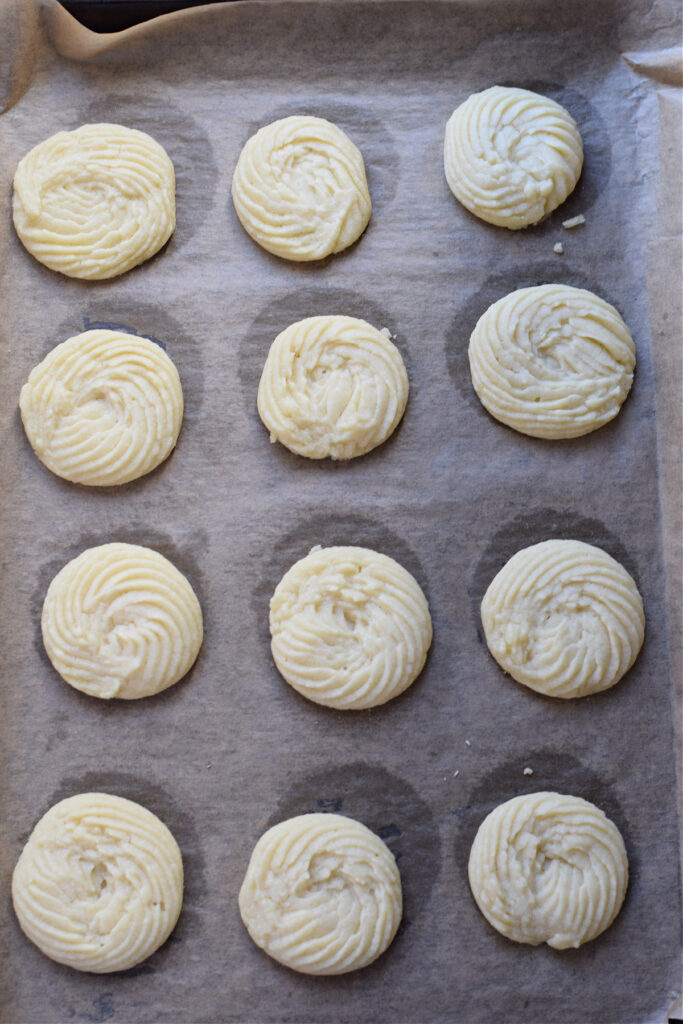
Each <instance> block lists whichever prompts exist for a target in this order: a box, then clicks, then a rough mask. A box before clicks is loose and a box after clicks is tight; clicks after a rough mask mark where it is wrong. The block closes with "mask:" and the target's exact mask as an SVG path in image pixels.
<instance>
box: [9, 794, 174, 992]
mask: <svg viewBox="0 0 683 1024" xmlns="http://www.w3.org/2000/svg"><path fill="white" fill-rule="evenodd" d="M12 901H13V903H14V910H15V912H16V915H17V917H18V919H19V924H20V925H21V929H22V931H23V932H24V934H25V935H26V936H28V938H29V939H30V940H31V942H33V943H35V945H36V946H37V947H38V949H40V951H41V952H42V953H44V954H45V955H46V956H49V957H50V958H51V959H52V960H56V961H57V962H58V963H60V964H66V965H67V966H68V967H74V968H75V969H76V970H77V971H90V972H92V973H93V974H106V973H108V972H110V971H125V970H126V969H127V968H128V967H134V966H135V964H139V963H140V962H141V961H142V960H145V959H146V958H147V957H148V956H151V955H152V953H154V952H155V950H157V949H158V948H159V946H161V945H162V943H164V942H165V941H166V939H167V938H168V937H169V935H170V934H171V932H172V931H173V929H174V927H175V924H176V921H177V920H178V915H179V914H180V908H181V905H182V902H183V862H182V858H181V855H180V850H179V849H178V844H177V843H176V841H175V839H174V838H173V836H172V835H171V833H170V832H169V830H168V829H167V828H166V826H165V825H164V824H163V822H161V821H160V820H159V819H158V818H157V817H156V815H154V814H152V812H151V811H148V810H147V809H146V808H144V807H141V806H140V804H136V803H134V802H133V801H132V800H124V799H123V798H122V797H119V796H110V795H109V794H107V793H80V794H79V795H78V796H72V797H69V798H68V799H67V800H61V801H60V802H59V803H58V804H55V805H54V806H53V807H51V808H50V810H49V811H48V812H47V814H45V815H43V817H42V818H41V819H40V821H39V822H38V824H37V825H36V827H35V828H34V830H33V832H32V833H31V835H30V836H29V839H28V842H27V843H26V846H25V847H24V849H23V852H22V854H21V856H20V858H19V860H18V862H17V865H16V867H15V869H14V874H13V876H12Z"/></svg>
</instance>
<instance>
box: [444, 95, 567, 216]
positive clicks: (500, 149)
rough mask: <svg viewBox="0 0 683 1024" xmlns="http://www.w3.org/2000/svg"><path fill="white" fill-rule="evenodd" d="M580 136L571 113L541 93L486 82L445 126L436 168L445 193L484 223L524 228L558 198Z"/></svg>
mask: <svg viewBox="0 0 683 1024" xmlns="http://www.w3.org/2000/svg"><path fill="white" fill-rule="evenodd" d="M582 165H583V143H582V141H581V135H580V134H579V130H578V128H577V127H576V123H575V122H574V119H573V118H572V117H571V115H570V114H569V113H568V112H567V111H566V110H565V109H564V107H562V106H560V104H559V103H555V101H554V100H551V99H548V97H547V96H540V95H539V94H538V93H535V92H529V91H528V90H527V89H512V88H504V87H502V86H498V85H494V86H493V87H492V88H490V89H485V90H484V91H483V92H476V93H474V94H473V95H472V96H470V97H469V99H467V100H465V102H464V103H461V104H460V106H459V107H457V108H456V109H455V110H454V112H453V114H452V115H451V117H450V119H449V121H448V124H447V125H446V139H445V144H444V169H445V172H446V180H447V181H448V186H449V188H450V190H451V192H452V193H453V195H454V196H455V197H456V199H458V200H459V201H460V202H461V203H462V204H463V206H465V207H466V208H467V209H468V210H469V211H470V212H471V213H473V214H475V215H476V216H477V217H479V218H480V219H481V220H485V221H487V222H488V223H489V224H497V225H498V226H500V227H504V228H512V229H516V228H524V227H526V226H527V225H528V224H536V223H537V222H538V221H539V220H541V219H542V218H543V217H545V216H546V214H548V213H551V212H552V210H554V209H555V208H556V207H557V206H559V205H560V204H561V203H563V202H564V201H565V199H566V198H567V196H568V195H569V194H570V192H572V191H573V189H574V186H575V185H576V183H577V181H578V180H579V175H580V174H581V167H582Z"/></svg>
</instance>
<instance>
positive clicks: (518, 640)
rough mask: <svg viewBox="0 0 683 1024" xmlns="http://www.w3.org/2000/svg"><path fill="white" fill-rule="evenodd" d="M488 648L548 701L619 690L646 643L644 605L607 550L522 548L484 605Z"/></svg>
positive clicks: (568, 544) (564, 545) (570, 545)
mask: <svg viewBox="0 0 683 1024" xmlns="http://www.w3.org/2000/svg"><path fill="white" fill-rule="evenodd" d="M481 621H482V623H483V626H484V633H485V634H486V642H487V644H488V647H489V650H490V652H491V654H492V655H493V657H494V658H495V659H496V661H497V662H498V664H499V665H500V666H501V668H503V669H505V671H506V672H509V673H510V675H511V676H512V677H513V679H516V680H517V682H519V683H523V685H524V686H528V687H529V688H530V689H532V690H536V691H538V693H544V694H546V696H548V697H566V698H570V697H585V696H587V695H588V694H591V693H598V692H599V691H600V690H607V689H609V687H610V686H614V684H615V683H618V682H619V680H620V679H621V677H622V676H623V675H624V673H625V672H627V671H628V670H629V668H630V667H631V665H632V664H633V662H634V661H635V660H636V657H637V655H638V652H639V651H640V648H641V646H642V643H643V637H644V633H645V616H644V614H643V601H642V598H641V596H640V594H639V593H638V588H637V587H636V585H635V583H634V581H633V579H632V578H631V576H630V575H629V574H628V573H627V572H626V570H625V569H624V568H623V566H621V565H620V564H619V562H617V561H615V559H614V558H612V557H611V556H610V555H608V554H607V552H606V551H603V550H602V549H601V548H596V547H593V545H592V544H584V543H582V542H581V541H577V540H547V541H543V543H541V544H534V545H533V546H532V547H529V548H523V549H522V550H521V551H518V552H517V554H516V555H513V557H512V558H511V559H510V561H509V562H507V563H506V565H504V566H503V568H502V569H501V570H500V572H499V573H498V575H497V576H496V577H495V578H494V580H493V581H492V583H491V584H490V586H489V588H488V590H487V591H486V594H485V595H484V600H483V601H482V604H481Z"/></svg>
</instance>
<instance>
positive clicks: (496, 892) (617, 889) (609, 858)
mask: <svg viewBox="0 0 683 1024" xmlns="http://www.w3.org/2000/svg"><path fill="white" fill-rule="evenodd" d="M469 880H470V887H471V889H472V894H473V896H474V899H475V900H476V903H477V906H478V907H479V909H480V910H481V912H482V914H483V915H484V917H485V918H486V919H487V921H488V922H489V923H490V924H492V925H493V927H494V928H495V929H496V930H497V931H499V932H500V933H501V935H504V936H505V937H506V938H508V939H512V940H513V941H514V942H526V943H530V944H531V945H534V946H537V945H539V944H540V943H542V942H547V944H548V945H549V946H552V947H553V948H554V949H570V948H572V947H574V948H576V947H578V946H580V945H582V943H584V942H589V941H590V940H591V939H594V938H596V937H597V936H598V935H600V934H601V932H604V930H605V929H606V928H608V927H609V926H610V925H611V924H612V922H613V921H614V919H615V917H616V916H617V914H618V913H619V911H620V909H621V905H622V903H623V902H624V896H625V895H626V888H627V886H628V860H627V857H626V849H625V847H624V841H623V839H622V837H621V833H620V832H619V830H618V828H617V827H616V825H614V824H613V822H611V821H610V820H609V818H608V817H606V815H605V814H604V813H603V812H602V811H601V810H600V809H599V808H598V807H596V806H595V805H594V804H591V803H589V802H588V801H587V800H582V799H581V797H576V796H565V795H564V794H562V793H530V794H528V795H526V796H517V797H514V798H513V799H512V800H508V801H507V802H506V803H504V804H501V805H500V806H499V807H496V809H495V810H494V811H492V812H491V814H489V815H488V817H487V818H485V819H484V821H483V822H482V824H481V825H480V827H479V831H478V832H477V835H476V837H475V840H474V843H473V844H472V850H471V852H470V860H469Z"/></svg>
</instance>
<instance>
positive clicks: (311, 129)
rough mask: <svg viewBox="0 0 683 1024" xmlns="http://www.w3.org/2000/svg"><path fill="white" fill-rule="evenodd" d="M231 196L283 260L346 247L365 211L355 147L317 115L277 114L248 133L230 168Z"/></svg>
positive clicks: (249, 227) (254, 232) (246, 222)
mask: <svg viewBox="0 0 683 1024" xmlns="http://www.w3.org/2000/svg"><path fill="white" fill-rule="evenodd" d="M232 197H233V202H234V205H235V210H236V212H237V216H238V217H239V219H240V221H241V223H242V225H243V227H244V228H245V230H246V231H247V232H248V233H249V234H250V235H251V236H252V238H254V240H255V241H256V242H258V243H259V245H261V246H263V248H264V249H267V250H268V252H272V253H275V255H277V256H282V257H284V258H285V259H291V260H303V261H305V260H317V259H322V258H323V257H325V256H329V255H330V254H331V253H335V252H340V251H341V250H342V249H345V248H347V246H349V245H351V244H352V243H353V242H355V240H356V239H357V238H358V237H359V235H361V234H362V232H363V231H364V230H365V227H366V226H367V223H368V221H369V219H370V213H371V203H370V195H369V192H368V185H367V180H366V177H365V165H364V163H363V157H362V156H361V153H360V151H359V150H358V149H357V147H356V146H355V145H354V144H353V143H352V142H351V140H350V139H349V138H348V137H347V136H346V135H345V134H344V132H342V131H341V130H340V129H339V128H337V127H336V125H334V124H332V123H331V122H330V121H326V120H325V119H324V118H320V117H305V116H293V117H286V118H282V119H281V120H279V121H274V122H273V123H272V124H269V125H266V126H265V127H263V128H261V129H260V130H259V131H258V132H257V133H256V135H254V136H252V138H250V139H249V140H248V142H247V143H246V145H245V146H244V148H243V150H242V152H241V153H240V157H239V160H238V162H237V167H236V168H235V173H234V176H233V182H232Z"/></svg>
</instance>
